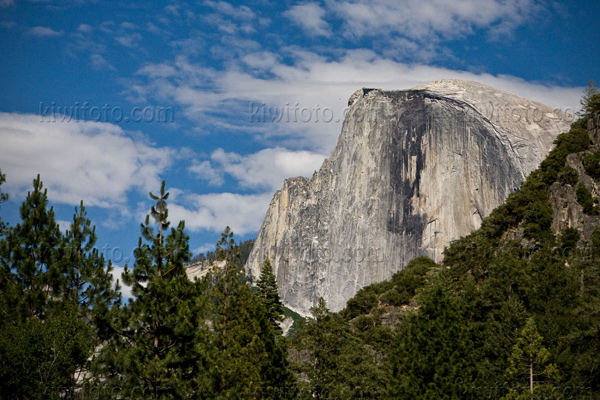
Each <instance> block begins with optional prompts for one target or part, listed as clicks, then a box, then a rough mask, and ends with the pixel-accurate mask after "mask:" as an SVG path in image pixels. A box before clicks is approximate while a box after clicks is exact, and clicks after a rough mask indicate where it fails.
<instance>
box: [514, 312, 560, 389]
mask: <svg viewBox="0 0 600 400" xmlns="http://www.w3.org/2000/svg"><path fill="white" fill-rule="evenodd" d="M543 342H544V338H543V337H542V335H540V333H539V332H538V329H537V326H536V323H535V320H534V319H533V318H532V317H530V318H528V319H527V321H526V322H525V326H524V327H523V330H522V331H521V335H520V336H519V338H518V339H517V343H516V344H515V345H514V346H513V351H512V354H511V357H510V358H509V367H508V369H507V370H506V377H507V379H508V382H509V387H510V391H509V393H508V395H507V396H505V397H504V399H505V400H509V399H519V400H521V399H523V400H526V399H533V398H540V396H541V397H543V398H546V399H551V398H555V397H553V396H560V394H559V393H553V391H552V384H556V383H558V381H559V379H560V377H559V372H558V368H557V366H556V364H553V363H551V362H550V352H549V351H548V349H546V348H545V347H544V344H543Z"/></svg>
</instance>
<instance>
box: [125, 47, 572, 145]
mask: <svg viewBox="0 0 600 400" xmlns="http://www.w3.org/2000/svg"><path fill="white" fill-rule="evenodd" d="M285 56H287V57H288V60H289V59H291V60H293V62H292V63H290V62H289V61H287V62H284V61H282V60H281V58H282V57H285ZM138 72H139V74H140V75H142V76H146V77H147V84H146V85H139V86H137V87H136V90H137V93H136V94H137V95H138V96H140V97H142V98H147V97H157V98H159V99H161V100H165V99H166V100H168V101H171V102H175V103H177V104H179V105H180V106H182V108H183V110H184V114H185V115H186V117H188V118H190V119H192V120H195V121H199V122H202V124H201V125H202V126H203V127H204V128H205V129H207V130H209V129H211V127H217V128H221V129H224V128H226V129H237V130H239V131H240V132H246V133H248V134H252V135H255V137H256V139H257V140H259V141H262V142H266V143H270V141H275V142H276V145H278V146H285V147H286V148H289V149H302V150H309V151H313V152H316V153H319V154H328V153H329V152H331V150H332V149H333V147H334V145H335V142H336V140H337V137H338V136H339V133H340V130H341V122H342V121H343V116H344V112H345V109H346V107H347V100H348V98H349V97H350V95H351V94H352V93H353V92H354V91H356V90H357V89H360V88H362V87H374V88H382V89H388V90H400V89H409V88H412V87H415V86H418V85H422V84H425V83H428V82H431V81H435V80H439V79H444V78H455V79H467V80H474V81H478V82H481V83H484V84H488V85H490V86H493V87H496V88H499V89H504V90H507V91H509V92H512V93H515V94H518V95H520V96H523V97H526V98H529V99H532V100H535V101H539V102H542V103H545V104H548V105H551V106H554V107H559V108H562V109H565V108H569V107H570V108H572V109H575V108H576V107H577V106H578V104H579V98H580V96H581V93H582V90H583V88H579V87H577V88H569V87H559V86H547V85H543V84H538V83H532V82H527V81H524V80H523V79H520V78H516V77H512V76H507V75H498V76H493V75H490V74H486V73H474V72H466V71H456V70H451V69H447V68H441V67H434V66H428V65H422V64H408V63H402V62H398V61H394V60H392V59H388V58H384V57H381V56H379V55H377V54H375V53H374V52H373V51H370V50H364V49H359V50H347V51H344V52H341V55H340V56H339V57H338V58H336V59H328V58H325V57H322V56H320V55H318V54H315V53H312V52H308V51H304V50H299V49H297V48H287V49H282V52H281V56H278V55H274V54H271V53H266V52H264V51H258V52H249V53H248V54H246V55H245V56H244V57H242V58H240V59H238V60H232V61H231V62H230V63H229V64H228V66H227V68H226V69H224V70H214V69H210V68H206V67H205V66H204V65H201V64H195V63H192V62H190V61H189V60H188V59H187V58H186V57H182V56H180V57H177V58H176V60H175V61H174V62H173V63H163V64H150V65H148V66H147V67H145V68H144V69H142V70H140V71H138ZM304 111H306V113H304ZM325 113H327V115H324V114H325ZM303 114H304V115H305V116H307V118H302V115H303ZM244 115H245V116H247V118H244V117H243V116H244ZM240 116H242V117H241V118H240ZM279 116H282V118H279ZM273 121H274V122H273ZM275 139H276V140H275ZM268 145H269V146H273V145H272V144H268Z"/></svg>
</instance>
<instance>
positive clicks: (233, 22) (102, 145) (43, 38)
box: [0, 0, 600, 267]
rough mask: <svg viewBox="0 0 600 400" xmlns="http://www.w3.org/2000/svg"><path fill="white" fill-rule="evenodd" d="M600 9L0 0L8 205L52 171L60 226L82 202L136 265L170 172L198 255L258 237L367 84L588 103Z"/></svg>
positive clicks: (331, 141) (118, 258)
mask: <svg viewBox="0 0 600 400" xmlns="http://www.w3.org/2000/svg"><path fill="white" fill-rule="evenodd" d="M599 20H600V2H598V1H597V0H590V1H577V2H552V1H543V0H480V1H442V0H420V1H419V0H415V1H400V0H399V1H383V0H373V1H366V0H352V1H350V0H327V1H324V2H311V1H308V2H306V1H305V2H293V1H285V2H275V1H267V0H258V1H245V2H225V1H210V0H209V1H198V2H194V3H184V2H178V1H175V2H137V1H130V2H110V3H108V2H99V1H86V0H72V1H68V0H65V1H39V0H36V1H19V0H0V50H1V52H0V54H1V55H2V56H1V57H2V61H1V63H0V88H1V89H2V90H1V92H0V169H1V170H2V172H3V173H4V174H6V178H7V182H6V183H5V184H4V185H3V186H2V190H3V191H6V192H8V193H9V195H10V200H9V201H8V202H7V203H6V204H4V205H3V206H2V208H1V209H0V213H1V216H2V218H3V219H4V220H7V221H9V222H10V223H11V224H13V225H14V224H16V223H18V222H19V211H18V209H19V205H20V203H21V202H22V201H23V199H24V197H25V196H26V193H27V191H28V190H29V189H30V188H31V185H32V180H33V179H34V178H35V177H36V175H37V174H38V173H39V174H41V177H42V180H43V182H44V184H45V186H46V187H47V188H48V196H49V198H50V202H51V204H52V205H53V206H54V208H55V211H56V216H57V219H58V220H59V222H60V224H61V227H62V228H63V229H66V228H67V227H68V222H69V221H70V220H71V218H72V214H73V211H74V207H75V206H76V205H78V204H79V202H80V200H83V201H84V204H85V205H86V206H87V209H88V215H89V216H90V217H91V219H92V220H93V222H94V223H95V225H96V226H97V233H98V236H99V239H98V242H97V247H98V248H99V249H100V250H101V251H103V252H104V253H105V254H106V255H107V256H108V257H109V258H111V259H113V261H114V263H115V264H116V265H117V266H119V267H122V266H123V265H124V264H125V263H126V262H129V263H130V264H131V258H132V252H133V248H134V247H135V246H136V244H137V238H138V237H139V224H140V222H142V221H143V219H144V217H145V214H146V213H147V212H148V210H149V207H150V205H151V203H150V200H149V198H148V192H150V191H153V192H157V191H158V190H159V188H160V182H161V180H163V179H164V180H166V182H167V187H168V189H169V191H170V192H171V198H170V203H169V211H170V217H171V220H172V221H174V222H177V221H178V220H180V219H183V220H185V221H186V227H187V231H188V233H189V235H190V237H191V243H190V245H191V248H192V250H193V251H194V253H195V254H196V253H198V252H203V251H206V250H210V249H213V248H214V245H215V243H216V241H217V240H218V238H219V237H220V232H222V231H223V230H224V228H225V227H226V226H230V227H231V228H232V230H233V231H234V232H235V233H236V236H237V238H238V240H244V239H248V238H253V237H254V236H255V235H256V233H257V231H258V229H259V227H260V224H261V223H262V220H263V218H264V215H265V213H266V210H267V207H268V205H269V202H270V200H271V198H272V196H273V193H274V192H275V191H276V190H277V189H279V188H280V187H281V184H282V182H283V180H284V179H285V178H288V177H293V176H299V175H302V176H306V177H310V176H311V175H312V174H313V172H314V171H315V170H317V169H318V168H319V167H320V165H321V163H322V161H323V159H324V158H325V157H327V156H328V155H329V154H330V152H331V151H332V150H333V147H334V146H335V143H336V140H337V136H338V135H339V132H340V129H341V125H342V121H343V117H344V112H345V108H346V106H347V100H348V98H349V97H350V96H351V95H352V93H353V92H354V91H356V90H357V89H359V88H362V87H376V88H383V89H408V88H411V87H414V86H418V85H422V84H425V83H427V82H431V81H435V80H439V79H445V78H458V79H469V80H475V81H479V82H482V83H485V84H488V85H491V86H494V87H497V88H501V89H504V90H508V91H510V92H513V93H516V94H518V95H521V96H524V97H527V98H530V99H532V100H536V101H540V102H542V103H545V104H549V105H551V106H553V107H556V108H560V109H562V110H566V111H568V112H571V113H573V112H575V111H576V110H577V108H578V106H579V98H580V97H581V94H582V92H583V89H584V87H585V86H586V85H587V82H588V81H589V80H595V81H597V82H598V81H600V67H599V66H600V29H598V21H599Z"/></svg>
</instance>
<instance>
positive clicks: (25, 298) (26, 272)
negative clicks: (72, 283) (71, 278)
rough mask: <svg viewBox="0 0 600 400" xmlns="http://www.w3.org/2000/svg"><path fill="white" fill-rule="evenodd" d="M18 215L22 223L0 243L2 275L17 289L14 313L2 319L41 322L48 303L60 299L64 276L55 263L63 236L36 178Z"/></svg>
mask: <svg viewBox="0 0 600 400" xmlns="http://www.w3.org/2000/svg"><path fill="white" fill-rule="evenodd" d="M20 214H21V223H19V224H17V225H16V226H15V227H14V228H12V229H11V230H10V231H9V232H8V234H7V235H6V237H5V239H4V240H3V241H2V242H0V255H1V259H0V263H1V264H2V269H3V270H4V273H5V274H12V279H11V281H12V282H11V285H13V283H14V284H15V285H16V287H15V289H16V288H18V289H17V290H16V291H17V292H18V299H13V306H15V307H16V308H17V310H12V311H8V310H6V312H5V313H4V315H11V314H12V315H19V316H20V317H21V318H23V319H25V318H28V317H32V316H36V317H39V318H44V317H45V315H46V313H47V311H48V310H47V308H48V306H49V303H50V302H56V301H57V300H58V299H59V298H60V296H61V295H62V293H61V289H62V288H63V285H62V283H63V280H62V278H63V276H64V275H63V270H62V269H61V264H60V263H59V262H58V261H59V260H60V258H61V256H62V253H61V250H62V249H61V244H62V235H61V233H60V230H59V228H58V224H57V223H56V221H55V219H54V210H53V208H52V207H50V209H48V195H47V189H44V188H43V184H42V181H41V179H40V176H39V175H38V176H37V179H35V180H34V181H33V191H30V192H29V193H28V194H27V198H26V200H25V201H24V202H23V204H22V205H21V209H20ZM15 311H16V312H15Z"/></svg>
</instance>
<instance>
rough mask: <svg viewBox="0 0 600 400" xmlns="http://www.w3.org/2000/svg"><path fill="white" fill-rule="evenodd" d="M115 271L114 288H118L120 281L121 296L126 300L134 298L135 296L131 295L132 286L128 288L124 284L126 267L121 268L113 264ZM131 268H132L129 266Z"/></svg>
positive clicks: (113, 271)
mask: <svg viewBox="0 0 600 400" xmlns="http://www.w3.org/2000/svg"><path fill="white" fill-rule="evenodd" d="M112 266H113V270H112V283H113V288H114V287H115V286H116V284H117V280H118V281H119V285H120V286H121V295H122V296H123V298H124V299H125V300H127V299H130V298H133V294H132V293H131V286H127V285H126V284H124V283H123V277H122V275H123V272H125V268H124V267H120V266H118V265H117V264H113V265H112ZM129 268H131V266H129Z"/></svg>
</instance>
